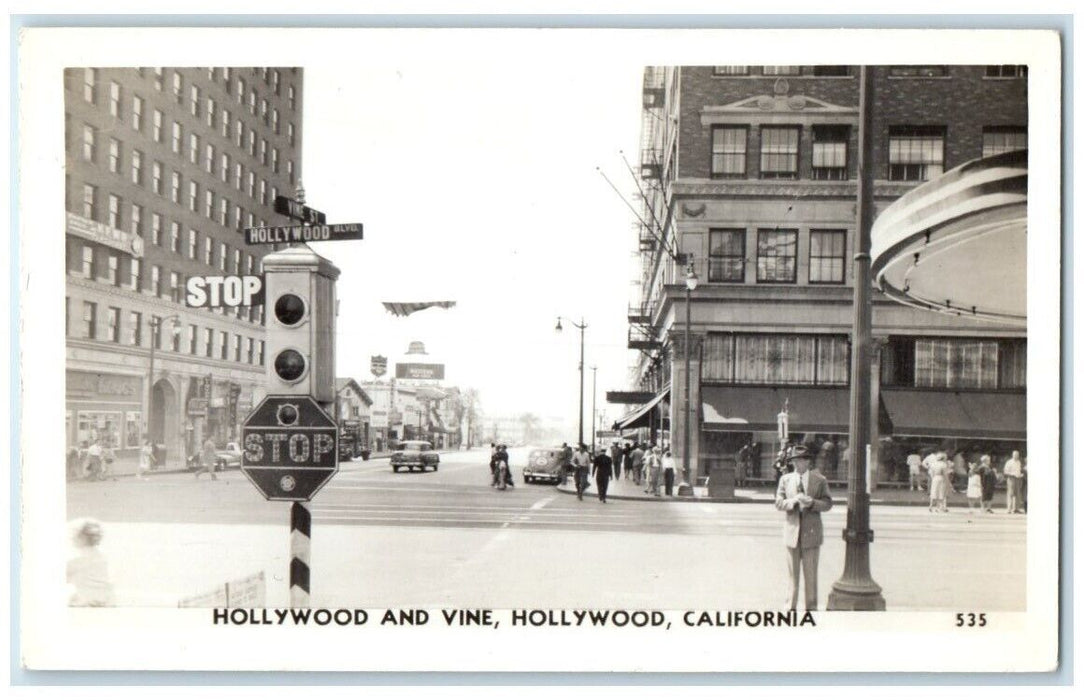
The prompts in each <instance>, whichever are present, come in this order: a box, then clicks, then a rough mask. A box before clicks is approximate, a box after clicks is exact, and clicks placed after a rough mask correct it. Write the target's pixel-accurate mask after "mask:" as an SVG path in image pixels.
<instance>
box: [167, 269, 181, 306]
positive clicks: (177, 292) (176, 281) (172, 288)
mask: <svg viewBox="0 0 1084 700" xmlns="http://www.w3.org/2000/svg"><path fill="white" fill-rule="evenodd" d="M169 298H170V299H171V300H173V301H175V302H177V303H180V301H181V276H180V275H179V274H178V273H176V272H171V273H169Z"/></svg>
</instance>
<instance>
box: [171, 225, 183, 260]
mask: <svg viewBox="0 0 1084 700" xmlns="http://www.w3.org/2000/svg"><path fill="white" fill-rule="evenodd" d="M169 250H170V251H171V252H173V253H179V252H180V251H181V225H180V224H179V223H177V222H176V221H173V222H171V223H170V224H169Z"/></svg>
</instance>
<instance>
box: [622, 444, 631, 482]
mask: <svg viewBox="0 0 1084 700" xmlns="http://www.w3.org/2000/svg"><path fill="white" fill-rule="evenodd" d="M621 466H622V467H623V468H624V469H625V481H628V480H629V479H630V478H631V477H632V445H630V444H629V443H627V442H626V443H625V444H624V445H622V447H621Z"/></svg>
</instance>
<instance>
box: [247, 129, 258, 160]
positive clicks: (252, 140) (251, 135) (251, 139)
mask: <svg viewBox="0 0 1084 700" xmlns="http://www.w3.org/2000/svg"><path fill="white" fill-rule="evenodd" d="M248 154H249V155H250V156H255V155H256V130H255V129H249V130H248Z"/></svg>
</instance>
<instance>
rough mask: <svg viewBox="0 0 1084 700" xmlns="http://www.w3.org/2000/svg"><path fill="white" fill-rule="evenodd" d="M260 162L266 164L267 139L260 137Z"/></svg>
mask: <svg viewBox="0 0 1084 700" xmlns="http://www.w3.org/2000/svg"><path fill="white" fill-rule="evenodd" d="M260 164H261V165H267V139H260Z"/></svg>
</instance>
